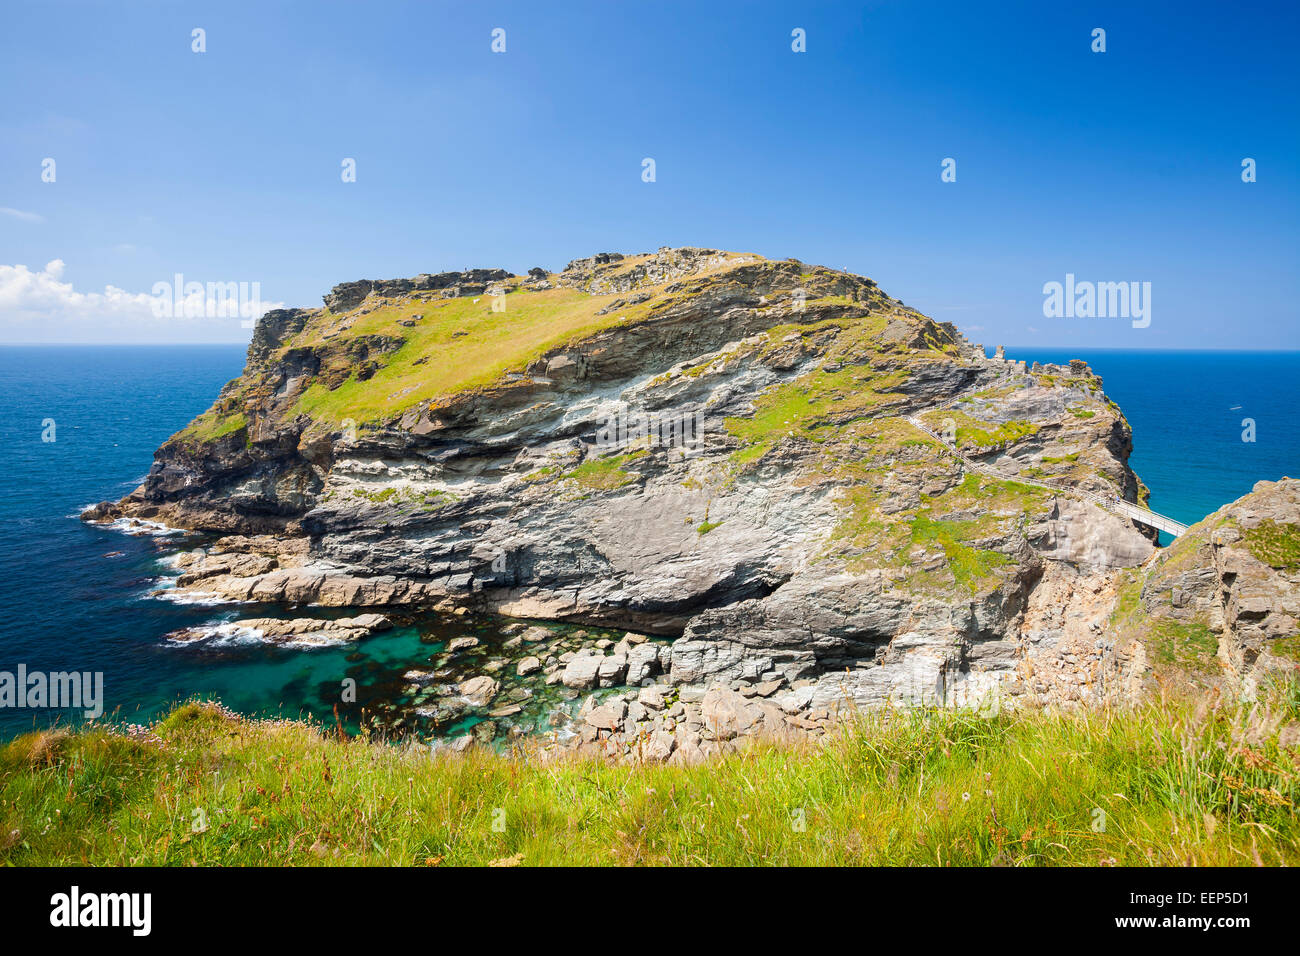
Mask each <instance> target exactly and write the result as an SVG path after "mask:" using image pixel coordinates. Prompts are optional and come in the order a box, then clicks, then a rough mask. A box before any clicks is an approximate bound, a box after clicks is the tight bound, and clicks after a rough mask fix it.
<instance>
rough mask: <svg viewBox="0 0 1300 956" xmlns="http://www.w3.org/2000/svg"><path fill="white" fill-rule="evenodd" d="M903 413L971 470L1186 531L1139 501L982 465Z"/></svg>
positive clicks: (1167, 529)
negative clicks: (1138, 503)
mask: <svg viewBox="0 0 1300 956" xmlns="http://www.w3.org/2000/svg"><path fill="white" fill-rule="evenodd" d="M965 397H966V396H964V395H959V396H957V397H956V398H954V399H952V400H951V401H947V402H944V403H943V404H941V405H935V406H934V407H933V408H931V409H927V411H938V410H940V409H945V408H951V407H952V406H953V405H956V404H957V403H958V402H960V401H962V400H964V399H965ZM905 417H906V418H907V420H908V422H910V423H911V424H912V425H913V426H914V427H915V428H917V429H919V430H920V431H922V432H924V433H925V434H927V435H929V436H930V437H931V438H933V439H934V440H935V441H937V442H938V443H939V444H941V445H943V447H944V448H946V449H948V451H950V452H952V454H953V455H955V456H956V457H957V459H958V460H959V461H961V463H962V464H963V465H965V466H966V467H967V468H969V469H970V470H971V471H976V472H979V473H981V474H985V475H988V476H990V477H992V478H997V479H999V480H1000V481H1017V482H1020V483H1021V484H1024V485H1034V486H1036V487H1038V488H1044V489H1046V490H1048V491H1053V492H1057V493H1060V494H1067V495H1076V496H1078V497H1080V498H1084V499H1086V500H1088V501H1091V502H1092V503H1093V504H1095V505H1097V506H1098V507H1100V508H1104V509H1105V510H1107V511H1109V512H1110V513H1111V514H1115V515H1118V516H1119V517H1121V518H1128V519H1130V520H1132V521H1137V522H1139V523H1140V524H1144V525H1147V526H1149V527H1152V528H1155V529H1156V530H1157V531H1163V532H1165V533H1166V534H1171V535H1175V536H1177V535H1180V534H1184V533H1185V532H1186V531H1187V525H1185V524H1183V523H1181V522H1179V521H1175V520H1174V519H1173V518H1170V517H1167V516H1165V515H1162V514H1158V513H1156V512H1154V511H1151V510H1149V509H1147V508H1143V507H1142V506H1141V505H1136V504H1134V503H1133V502H1131V501H1125V500H1124V499H1122V498H1118V497H1116V496H1114V495H1099V494H1096V493H1095V492H1091V491H1086V490H1084V489H1083V488H1078V487H1075V486H1074V485H1069V484H1067V483H1065V482H1061V481H1052V480H1050V479H1046V480H1045V479H1032V478H1024V477H1021V476H1019V475H1007V474H1003V473H1002V472H1000V471H998V470H997V469H996V468H992V467H990V466H989V465H985V464H982V463H981V462H977V461H975V460H974V459H972V458H969V457H968V456H966V455H965V454H963V453H962V452H961V450H960V449H958V448H957V446H956V445H954V444H953V443H951V442H949V441H947V440H946V439H945V438H944V437H943V436H942V435H940V434H938V433H937V432H935V431H933V430H931V429H930V428H929V427H928V426H927V425H926V424H925V423H924V422H922V421H921V420H920V419H919V418H917V417H916V416H915V415H907V416H905Z"/></svg>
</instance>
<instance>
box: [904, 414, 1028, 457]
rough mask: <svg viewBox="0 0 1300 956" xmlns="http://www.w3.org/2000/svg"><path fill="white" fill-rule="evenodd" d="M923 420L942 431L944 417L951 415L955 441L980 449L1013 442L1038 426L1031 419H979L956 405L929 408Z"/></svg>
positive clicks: (960, 444) (958, 445)
mask: <svg viewBox="0 0 1300 956" xmlns="http://www.w3.org/2000/svg"><path fill="white" fill-rule="evenodd" d="M921 418H922V420H923V421H924V422H925V423H926V424H927V425H929V426H930V427H931V428H933V429H934V430H935V431H936V432H940V433H942V431H943V428H944V420H945V419H949V418H950V419H952V423H953V425H954V426H955V428H956V436H955V437H956V445H957V447H958V448H962V449H966V450H975V451H980V450H983V449H986V448H1000V447H1002V446H1004V445H1013V444H1015V443H1016V442H1018V441H1020V440H1021V439H1022V438H1028V437H1029V436H1031V435H1035V434H1037V433H1038V426H1037V425H1035V424H1033V423H1032V422H1027V421H1023V420H1019V419H1017V420H1014V421H1009V422H1003V423H1001V424H992V423H989V422H983V421H980V420H979V419H977V418H973V417H971V416H970V415H967V414H966V413H965V412H959V411H957V410H956V409H938V410H936V411H932V412H926V413H925V414H924V415H923V416H921Z"/></svg>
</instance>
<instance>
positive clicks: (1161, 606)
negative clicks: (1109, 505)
mask: <svg viewBox="0 0 1300 956" xmlns="http://www.w3.org/2000/svg"><path fill="white" fill-rule="evenodd" d="M1121 611H1122V612H1123V613H1121V614H1120V615H1119V616H1118V617H1117V620H1116V623H1115V627H1114V629H1113V630H1114V637H1115V638H1116V639H1117V640H1119V641H1121V642H1126V643H1127V644H1129V645H1131V646H1133V647H1134V649H1135V651H1137V652H1140V653H1141V655H1142V660H1143V663H1144V664H1145V665H1146V666H1147V667H1148V668H1150V669H1151V670H1152V671H1154V672H1156V673H1161V672H1162V671H1170V670H1174V669H1180V670H1185V671H1191V672H1193V673H1195V674H1198V675H1201V676H1202V677H1203V678H1205V679H1208V680H1219V679H1220V678H1222V679H1224V680H1225V682H1226V683H1227V684H1228V686H1230V687H1231V688H1232V689H1234V690H1238V691H1241V692H1245V693H1247V694H1252V693H1254V692H1255V691H1256V689H1257V688H1258V686H1259V684H1260V682H1261V681H1262V680H1265V679H1267V677H1268V675H1269V674H1270V673H1276V672H1286V673H1294V671H1295V669H1296V666H1297V662H1300V480H1296V479H1294V478H1284V479H1282V480H1281V481H1276V482H1273V481H1261V482H1259V483H1258V484H1256V485H1255V488H1254V490H1253V491H1252V492H1251V493H1250V494H1248V495H1246V496H1244V497H1242V498H1240V499H1238V500H1237V501H1234V502H1233V503H1231V504H1229V505H1225V506H1224V507H1222V508H1220V509H1219V510H1218V511H1216V512H1215V513H1214V514H1212V515H1210V516H1209V517H1208V518H1206V519H1205V520H1204V521H1202V522H1200V523H1199V524H1197V525H1195V526H1194V527H1192V528H1191V529H1190V530H1189V531H1188V533H1187V534H1185V535H1183V536H1181V537H1180V538H1179V539H1178V540H1177V541H1176V542H1175V543H1174V544H1173V545H1172V546H1170V547H1169V548H1168V549H1166V550H1165V551H1162V552H1160V553H1159V554H1158V555H1157V556H1156V557H1155V558H1153V560H1152V561H1151V562H1150V564H1149V565H1148V566H1147V567H1145V568H1143V569H1142V572H1141V574H1139V575H1137V576H1135V577H1133V578H1132V579H1130V580H1128V581H1127V582H1126V583H1125V593H1124V599H1123V600H1122V602H1121Z"/></svg>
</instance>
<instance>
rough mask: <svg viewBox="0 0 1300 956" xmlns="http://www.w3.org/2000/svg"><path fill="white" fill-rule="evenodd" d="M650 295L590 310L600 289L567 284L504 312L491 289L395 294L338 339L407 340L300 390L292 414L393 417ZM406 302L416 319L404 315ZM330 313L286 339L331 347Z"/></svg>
mask: <svg viewBox="0 0 1300 956" xmlns="http://www.w3.org/2000/svg"><path fill="white" fill-rule="evenodd" d="M653 301H654V300H653V299H652V300H649V301H647V302H645V303H640V304H637V305H631V306H628V307H627V308H626V309H621V310H619V311H618V312H617V313H611V314H608V315H597V314H596V313H597V312H598V311H599V310H601V309H602V308H604V307H605V306H607V305H608V304H609V300H608V299H607V298H602V297H597V296H590V295H587V294H586V293H584V292H579V291H576V290H574V289H547V290H545V291H541V292H514V293H511V294H510V295H508V296H507V297H506V303H507V305H506V309H505V311H503V312H494V311H492V302H493V297H492V296H488V295H483V296H478V297H476V298H475V297H468V296H462V297H459V298H450V299H434V300H432V301H429V302H417V301H412V300H405V299H404V300H402V301H401V302H398V303H396V304H393V305H389V306H382V307H380V308H376V309H375V310H374V311H373V312H370V313H369V314H367V315H363V316H360V317H358V318H357V319H356V320H355V321H354V323H353V324H352V325H351V327H349V328H348V329H347V331H346V332H344V333H340V334H339V336H338V337H337V338H336V340H335V341H337V342H338V346H337V347H343V345H344V344H345V343H346V341H347V340H348V339H349V338H355V337H358V336H362V335H379V334H383V335H396V336H400V337H401V338H402V339H403V340H404V342H403V344H402V345H401V347H399V348H398V349H397V350H396V351H393V352H390V353H387V354H385V355H383V356H382V357H381V360H382V362H383V363H384V364H382V365H380V366H379V367H378V368H377V369H376V370H374V372H373V374H371V375H369V377H367V378H365V379H364V380H362V379H359V378H358V377H357V376H356V374H355V373H354V374H353V375H351V376H350V377H349V378H348V379H347V380H346V381H345V382H343V383H342V384H341V385H339V386H338V387H337V388H335V389H332V390H331V389H329V388H327V387H326V386H325V385H324V383H321V382H316V383H314V384H312V385H311V386H310V387H309V388H308V389H307V390H306V391H305V392H304V393H303V395H302V396H301V397H300V398H299V400H298V403H297V405H296V407H295V408H294V410H293V411H294V413H303V414H306V415H309V416H311V418H312V419H313V420H314V421H317V422H325V423H329V424H339V423H341V422H342V421H344V420H345V419H352V420H353V421H355V422H357V423H366V422H376V421H384V420H388V419H392V418H393V417H395V416H397V415H399V414H400V413H401V412H402V411H403V410H404V409H406V408H408V407H410V406H412V405H415V404H417V403H419V402H422V401H425V400H445V399H447V398H450V397H451V396H453V395H456V394H458V393H460V392H464V391H466V390H469V389H474V388H483V387H487V386H489V385H493V384H496V383H498V382H500V381H501V380H503V379H504V377H505V375H506V373H507V372H523V370H524V368H525V367H526V366H527V365H528V364H529V363H530V362H532V361H533V360H534V359H537V358H540V357H541V356H542V355H544V354H546V353H548V352H551V351H553V350H556V349H560V348H562V347H564V346H566V345H569V344H572V343H576V342H578V341H580V340H582V339H585V338H589V337H590V336H591V335H593V334H595V333H597V332H600V331H602V330H604V329H607V328H610V327H612V326H615V325H619V324H621V323H624V322H628V323H630V322H634V321H637V320H638V319H640V318H643V317H644V316H645V315H646V313H647V312H648V310H649V306H650V304H651V303H652V302H653ZM413 309H418V311H419V313H420V318H419V319H418V320H417V321H416V323H415V324H414V325H413V326H410V327H407V326H403V325H400V324H399V320H408V321H409V319H408V317H409V316H410V315H411V314H412V310H413ZM337 322H338V320H337V318H334V317H327V318H321V319H318V320H316V321H315V322H314V323H312V324H310V325H309V326H308V327H307V328H304V329H303V331H302V332H300V333H299V334H298V335H297V336H295V337H294V338H293V339H291V340H290V341H289V342H288V343H286V346H285V348H286V349H287V348H303V347H308V346H310V347H315V348H330V347H334V346H333V345H332V340H331V339H327V338H325V332H326V331H327V330H328V329H329V328H330V327H332V326H335V325H337Z"/></svg>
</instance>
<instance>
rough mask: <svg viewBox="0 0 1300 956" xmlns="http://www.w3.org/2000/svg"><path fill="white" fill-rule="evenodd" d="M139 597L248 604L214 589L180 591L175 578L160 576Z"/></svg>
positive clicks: (204, 604) (215, 604) (203, 604)
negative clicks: (150, 587) (151, 586)
mask: <svg viewBox="0 0 1300 956" xmlns="http://www.w3.org/2000/svg"><path fill="white" fill-rule="evenodd" d="M139 599H140V600H142V601H144V600H153V601H170V602H171V603H173V604H187V605H188V604H193V605H198V606H199V607H219V606H220V605H222V604H246V603H249V602H246V601H240V600H238V599H236V598H232V597H226V596H225V595H224V594H217V593H216V592H214V591H178V590H176V579H175V578H158V579H157V580H156V581H154V588H153V590H150V591H146V592H145V593H144V594H141V595H140V596H139Z"/></svg>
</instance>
